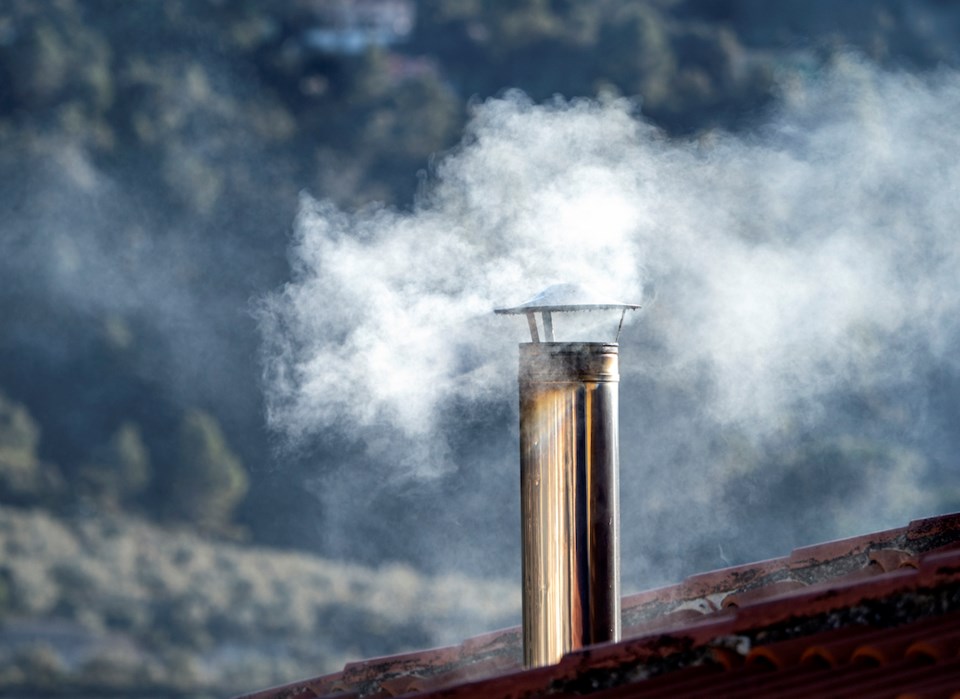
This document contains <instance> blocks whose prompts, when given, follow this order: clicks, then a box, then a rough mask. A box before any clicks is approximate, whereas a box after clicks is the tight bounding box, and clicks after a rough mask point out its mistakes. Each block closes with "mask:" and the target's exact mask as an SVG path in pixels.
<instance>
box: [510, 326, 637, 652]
mask: <svg viewBox="0 0 960 699" xmlns="http://www.w3.org/2000/svg"><path fill="white" fill-rule="evenodd" d="M519 378H520V481H521V483H520V488H521V515H522V519H523V601H524V606H523V638H524V664H525V665H526V666H527V667H533V666H539V665H547V664H551V663H555V662H557V661H559V660H560V658H561V656H562V655H563V654H564V653H566V652H567V651H569V650H572V649H574V648H579V647H581V646H583V645H587V644H591V643H599V642H602V641H614V640H618V639H619V638H620V570H619V561H620V557H619V546H620V543H619V538H620V536H619V530H620V522H619V507H618V502H619V476H618V473H619V455H618V446H617V445H618V416H617V387H618V382H619V369H618V347H617V345H616V344H608V343H555V342H546V343H540V342H537V341H536V338H535V341H534V343H529V344H522V345H520V374H519Z"/></svg>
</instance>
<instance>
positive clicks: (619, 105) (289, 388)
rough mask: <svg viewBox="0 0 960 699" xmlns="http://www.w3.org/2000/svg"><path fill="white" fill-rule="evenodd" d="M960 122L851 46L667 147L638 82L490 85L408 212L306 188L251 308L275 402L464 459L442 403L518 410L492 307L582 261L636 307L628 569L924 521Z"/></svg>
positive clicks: (953, 328) (935, 83) (947, 92)
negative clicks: (624, 85)
mask: <svg viewBox="0 0 960 699" xmlns="http://www.w3.org/2000/svg"><path fill="white" fill-rule="evenodd" d="M958 115H960V76H958V75H957V74H956V73H955V72H952V71H946V70H944V71H938V72H933V73H929V74H923V75H911V74H906V73H900V72H885V71H881V70H880V69H877V68H875V67H873V66H872V65H870V64H867V63H865V62H862V61H860V60H858V59H856V58H851V57H844V58H841V59H838V60H837V61H836V63H835V65H833V66H832V67H831V68H830V69H829V70H825V71H824V72H823V73H822V74H819V75H816V76H807V77H797V76H792V75H784V76H783V78H782V81H781V91H780V97H779V101H778V103H777V106H776V107H775V108H774V109H772V110H771V111H769V112H768V113H766V114H764V115H762V117H758V118H757V123H756V125H755V126H754V128H752V129H749V130H746V131H744V132H742V133H736V134H731V133H720V132H715V133H709V134H704V135H701V136H699V137H697V138H695V139H687V140H672V139H668V138H666V137H665V136H664V135H662V134H661V133H660V132H659V131H658V130H657V129H656V128H655V127H654V126H652V125H651V124H649V123H648V122H646V121H644V119H643V117H642V115H640V114H639V113H638V110H637V107H636V104H635V103H634V102H631V101H628V100H622V99H600V100H585V99H577V100H572V101H565V100H562V99H557V100H554V101H552V102H549V103H546V104H533V103H531V102H530V101H529V100H528V99H526V98H525V97H524V96H523V95H522V94H518V93H509V94H507V95H506V96H505V97H504V98H502V99H491V100H488V101H486V102H483V103H481V104H478V105H476V106H475V111H474V113H473V116H472V119H471V121H470V124H469V126H468V127H467V131H466V134H465V136H464V139H463V142H462V143H461V145H460V146H459V147H458V148H457V149H455V150H454V151H452V152H450V153H447V154H444V155H442V156H440V157H439V158H438V159H437V161H436V163H435V165H434V167H433V170H432V172H431V173H430V176H429V177H428V179H427V182H426V184H425V187H424V190H423V192H422V193H421V196H420V197H419V199H418V202H417V203H416V205H415V206H414V207H413V209H412V210H410V211H398V210H392V209H386V208H378V207H374V208H369V209H365V210H361V211H358V212H353V213H347V212H343V211H340V210H338V209H336V208H335V207H334V206H333V205H332V204H329V203H327V202H324V201H317V200H314V199H312V198H310V197H306V196H305V197H304V198H303V201H302V205H301V210H300V214H299V217H298V219H297V224H296V230H295V238H294V242H293V245H292V248H291V252H290V259H291V266H292V278H291V281H290V282H289V283H288V284H286V285H285V286H284V287H283V288H281V289H279V290H277V291H276V292H275V293H274V294H272V295H270V296H269V297H267V298H266V299H264V301H263V303H262V304H261V305H260V308H259V321H260V325H261V329H262V332H263V335H264V338H265V339H264V366H265V390H266V397H267V405H268V421H269V423H270V425H271V426H272V427H273V428H274V429H275V430H277V431H278V433H280V434H282V435H284V436H285V437H286V438H287V440H288V443H289V444H294V445H296V444H304V443H308V442H309V441H310V439H312V438H315V437H317V436H318V435H329V434H337V435H341V436H344V437H345V438H346V439H348V440H349V441H351V442H352V443H353V444H355V445H358V448H359V449H360V452H361V455H360V456H357V457H356V458H355V460H354V463H355V465H358V466H359V465H361V464H372V463H377V464H389V466H390V468H391V469H392V470H391V471H390V473H391V474H392V475H393V477H399V478H400V479H401V480H402V479H403V478H406V477H426V478H437V477H442V476H443V475H444V474H448V473H450V472H451V471H452V470H456V468H457V464H458V463H460V462H462V461H464V460H465V459H467V458H468V457H466V456H464V455H462V454H459V453H457V452H456V451H455V450H453V449H451V446H450V445H451V444H452V443H454V442H457V441H458V440H460V437H458V435H457V429H463V426H462V425H459V424H458V423H457V421H455V420H454V421H451V420H450V419H449V417H450V410H451V406H460V409H463V408H462V406H473V408H472V409H474V410H476V411H478V412H482V411H483V410H488V409H490V408H491V406H495V405H498V404H499V405H503V404H510V405H511V406H512V404H513V403H514V402H515V390H516V389H515V378H514V377H515V363H516V349H515V344H516V342H517V340H518V339H520V337H521V335H520V334H519V331H518V328H515V327H513V326H511V325H510V323H509V322H508V321H506V320H504V319H503V318H495V317H494V316H493V315H492V313H491V311H492V309H493V308H494V307H496V306H499V305H509V304H513V303H516V302H519V301H522V300H524V299H526V298H528V297H529V296H531V295H532V294H533V293H535V292H537V291H539V290H540V289H541V288H543V287H545V286H547V285H548V284H551V283H554V282H558V281H578V282H582V283H584V284H586V285H588V286H593V287H596V288H597V289H598V290H599V291H601V292H603V293H605V294H606V295H608V296H613V297H617V298H620V299H622V300H624V301H628V302H630V301H640V302H642V303H644V306H645V308H644V310H643V311H642V312H641V313H640V314H638V315H637V316H636V317H635V318H634V320H633V323H632V324H631V325H630V326H629V327H628V328H626V329H625V332H624V335H623V337H622V338H621V346H622V350H621V353H622V366H621V370H622V372H623V373H624V381H623V386H622V390H621V405H622V406H623V407H622V417H621V420H622V422H621V432H622V433H623V443H622V460H623V467H622V470H623V475H622V478H623V483H624V488H623V498H624V547H625V551H624V558H625V562H626V568H627V570H628V575H631V574H633V573H636V574H637V575H638V576H639V575H646V576H647V579H648V580H649V579H651V577H657V576H663V575H664V574H665V575H668V576H669V575H673V574H675V573H676V572H677V571H679V570H684V569H685V568H684V565H683V564H681V563H678V562H677V560H676V559H678V558H680V557H685V560H687V561H689V560H690V559H691V558H695V559H696V561H698V563H699V564H701V565H702V564H708V565H709V564H716V565H720V564H722V563H721V559H722V560H723V561H727V556H729V555H731V554H730V550H731V549H733V550H734V553H733V555H734V556H735V557H736V556H740V557H750V556H755V555H757V554H758V553H763V554H765V555H766V554H768V553H774V554H776V553H779V554H782V553H786V551H785V550H783V549H782V548H779V549H774V550H773V551H772V552H771V551H768V550H763V549H765V547H767V548H769V547H770V546H790V545H797V544H800V543H813V541H816V540H820V539H813V540H809V539H806V538H804V537H806V536H818V537H819V536H831V535H833V536H836V535H848V534H852V533H855V532H854V531H853V530H869V528H870V527H884V526H891V527H892V526H900V525H902V524H904V523H905V519H904V518H909V517H913V516H921V515H926V514H931V508H934V507H937V506H938V504H937V502H938V501H936V499H935V498H934V497H933V495H931V491H930V490H929V489H924V488H923V487H921V486H923V485H924V480H923V479H924V478H927V477H930V476H931V474H933V473H934V472H936V468H935V466H936V464H937V463H938V459H940V458H941V457H942V455H943V454H944V453H945V452H946V449H945V447H944V446H943V445H944V444H947V443H949V441H950V440H955V439H956V435H955V434H954V431H953V428H952V426H951V425H949V424H946V423H945V422H944V421H943V419H942V418H943V412H942V411H941V412H940V413H938V412H937V408H936V407H935V406H933V403H935V402H936V399H935V397H934V394H935V393H936V391H935V390H933V389H932V388H931V384H930V376H931V374H932V373H936V372H938V371H940V372H946V373H947V374H948V375H951V376H952V375H953V374H954V373H955V372H957V370H960V367H958V366H957V360H956V347H957V340H958V334H960V315H958V310H960V308H958V306H960V293H958V292H960V288H958V287H960V277H958V275H957V273H956V270H957V268H958V267H957V263H958V253H960V238H958V236H957V231H956V229H957V225H958V222H960V197H958V196H957V192H960V166H958V164H957V162H958V161H957V158H956V154H957V152H960V148H958V147H960V116H958ZM654 288H655V290H656V291H655V293H653V292H651V290H652V289H654ZM645 289H646V293H645V291H644V290H645ZM644 297H645V298H644ZM628 319H629V316H628ZM598 339H606V338H598ZM469 409H471V408H468V410H469ZM950 409H951V410H952V408H950ZM480 439H482V438H480ZM945 440H946V441H945ZM513 448H515V443H507V444H504V450H503V451H502V453H498V454H497V455H496V456H492V457H491V458H493V459H494V460H498V459H500V460H502V462H503V463H507V464H509V463H512V461H514V460H515V458H516V457H515V455H514V454H512V453H510V451H509V450H510V449H513ZM345 458H347V457H345ZM371 468H372V467H371ZM373 472H376V473H382V471H379V470H376V469H375V468H374V470H373ZM474 496H476V497H481V498H482V497H483V494H482V493H477V494H469V495H468V494H460V496H459V497H460V498H461V499H462V500H466V499H468V498H469V497H474ZM794 501H796V502H795V504H794V505H793V506H792V507H793V509H791V508H790V507H787V508H786V509H784V510H781V511H779V512H778V511H777V510H776V508H777V507H779V506H780V505H781V504H783V503H791V502H794ZM778 515H779V517H780V519H781V520H783V521H777V518H778ZM762 518H767V522H766V523H764V524H762V525H761V524H760V521H759V520H760V519H762ZM771 521H772V522H773V526H772V528H771V526H770V522H771ZM761 530H762V531H761ZM631 531H634V532H637V531H645V532H648V533H650V532H653V534H654V537H655V539H656V544H649V543H643V542H637V543H631V540H632V539H633V534H632V533H631ZM751 532H752V534H751ZM797 537H801V538H799V540H797ZM731 538H735V539H737V540H738V542H739V544H733V545H730V544H728V543H724V545H723V547H722V548H720V551H719V553H718V552H717V551H715V550H714V549H717V548H718V546H717V543H716V542H717V541H725V542H728V541H729V540H730V539H731ZM681 541H682V542H685V543H683V544H681V543H680V542H681ZM724 548H726V549H727V551H726V552H724V550H723V549H724ZM680 551H685V553H679V552H680ZM696 557H699V558H696ZM696 564H697V563H695V564H694V565H696ZM656 565H660V566H661V569H659V570H658V571H657V572H656V573H651V572H650V569H651V568H652V567H654V566H656ZM663 566H667V572H666V573H664V569H663ZM629 571H633V572H632V573H631V572H629ZM625 586H626V587H627V588H629V587H630V585H629V584H627V585H625Z"/></svg>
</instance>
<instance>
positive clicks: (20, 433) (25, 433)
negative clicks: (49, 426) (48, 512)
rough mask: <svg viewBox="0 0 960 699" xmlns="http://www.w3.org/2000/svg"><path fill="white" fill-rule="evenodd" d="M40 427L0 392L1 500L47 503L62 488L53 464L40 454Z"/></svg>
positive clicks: (26, 412)
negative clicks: (38, 451)
mask: <svg viewBox="0 0 960 699" xmlns="http://www.w3.org/2000/svg"><path fill="white" fill-rule="evenodd" d="M39 442H40V428H39V427H38V426H37V423H36V422H34V420H33V418H32V417H31V416H30V413H29V412H28V411H27V409H26V408H25V407H24V406H23V405H21V404H19V403H16V402H14V401H12V400H10V399H9V398H7V397H6V396H5V395H4V394H3V393H0V499H2V500H4V501H6V502H13V503H16V504H25V503H34V502H38V501H44V502H48V501H50V500H51V499H52V498H53V497H54V496H56V495H57V494H59V493H60V492H61V490H62V489H63V479H62V478H61V477H60V473H59V471H58V470H57V469H56V467H55V466H53V465H52V464H48V463H45V462H43V461H41V460H40V459H39V458H38V457H37V445H38V444H39Z"/></svg>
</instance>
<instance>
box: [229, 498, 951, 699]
mask: <svg viewBox="0 0 960 699" xmlns="http://www.w3.org/2000/svg"><path fill="white" fill-rule="evenodd" d="M622 609H623V629H624V640H622V641H620V642H618V643H609V644H602V645H597V646H592V647H588V648H583V649H580V650H577V651H574V652H572V653H569V654H568V655H566V656H564V657H563V658H562V659H561V661H560V663H558V664H557V665H553V666H548V667H544V668H536V669H531V670H523V669H522V668H521V665H520V663H521V660H520V659H521V640H520V633H519V630H518V629H515V628H514V629H505V630H502V631H495V632H491V633H488V634H485V635H483V636H479V637H476V638H473V639H469V640H467V641H465V642H464V643H463V644H462V645H459V646H453V647H449V648H441V649H436V650H429V651H423V652H418V653H407V654H403V655H396V656H391V657H387V658H378V659H373V660H367V661H363V662H357V663H350V664H348V665H347V666H346V667H345V668H344V669H343V671H342V672H340V673H336V674H334V675H328V676H325V677H321V678H316V679H313V680H307V681H304V682H298V683H293V684H290V685H287V686H285V687H280V688H276V689H273V690H267V691H264V692H258V693H256V694H253V695H248V697H249V698H250V699H254V698H255V699H287V698H288V697H289V698H294V697H296V698H298V699H311V698H312V697H326V696H337V694H336V692H346V693H347V694H341V696H361V697H388V696H418V697H447V698H448V699H453V698H455V697H459V698H462V699H473V698H477V697H491V696H504V697H506V696H509V697H516V698H518V699H519V698H520V697H533V696H546V695H550V696H563V695H570V694H590V695H591V696H594V697H596V698H597V699H615V698H616V697H627V696H629V697H659V696H663V697H669V698H670V699H683V697H688V696H689V697H694V696H704V695H709V696H712V697H722V696H737V697H751V696H756V697H772V696H776V697H792V696H798V697H799V696H804V697H808V696H827V695H829V696H831V697H834V696H836V697H840V696H855V697H864V698H869V697H874V696H876V697H880V696H884V697H894V696H897V695H898V693H899V694H901V695H902V696H904V697H906V696H914V695H915V696H950V693H949V692H950V691H953V690H955V689H956V688H960V658H958V653H960V514H958V515H946V516H942V517H932V518H929V519H922V520H917V521H914V522H911V523H910V524H909V525H908V526H906V527H901V528H898V529H891V530H887V531H883V532H876V533H873V534H868V535H864V536H858V537H853V538H849V539H843V540H840V541H833V542H828V543H825V544H819V545H816V546H808V547H804V548H800V549H796V550H795V551H793V552H792V553H791V554H790V555H789V556H786V557H783V558H776V559H771V560H768V561H761V562H758V563H753V564H749V565H742V566H735V567H732V568H726V569H723V570H717V571H712V572H709V573H704V574H700V575H695V576H692V577H690V578H688V579H687V580H685V581H683V582H681V583H679V584H677V585H671V586H668V587H663V588H660V589H657V590H650V591H647V592H642V593H639V594H636V595H630V596H627V597H625V598H624V599H623V604H622ZM911 692H913V694H910V693H911ZM957 696H958V699H960V694H958V695H957Z"/></svg>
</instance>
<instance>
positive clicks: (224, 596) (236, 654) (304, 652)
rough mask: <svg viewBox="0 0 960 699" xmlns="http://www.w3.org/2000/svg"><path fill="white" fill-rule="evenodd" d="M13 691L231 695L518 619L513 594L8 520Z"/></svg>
mask: <svg viewBox="0 0 960 699" xmlns="http://www.w3.org/2000/svg"><path fill="white" fill-rule="evenodd" d="M0 550H2V551H3V561H2V563H0V694H2V695H3V696H46V695H50V696H63V695H64V694H75V695H79V696H91V697H92V696H116V695H123V696H126V695H131V696H227V695H230V694H240V693H244V692H247V691H250V690H252V689H254V688H257V687H266V686H270V685H273V684H280V683H283V682H285V681H290V680H291V679H292V678H294V677H309V676H313V675H318V674H322V673H326V672H333V671H335V670H339V669H340V668H342V667H343V665H344V663H346V662H347V661H350V660H359V659H362V658H367V657H374V656H378V655H388V654H390V653H396V652H399V651H401V650H407V649H411V648H421V647H432V646H433V645H436V644H445V643H446V644H452V643H455V642H459V640H461V639H462V638H463V637H465V636H466V633H465V632H469V630H471V629H473V630H476V629H477V627H478V625H481V626H480V628H484V627H483V626H482V624H485V623H489V622H491V621H492V622H494V623H499V625H498V627H497V628H499V627H502V626H506V625H508V624H510V623H512V622H513V619H514V617H515V616H516V615H517V614H518V606H519V598H518V595H517V591H516V590H515V589H514V588H513V586H510V585H504V584H500V585H498V584H493V583H482V584H481V583H478V582H476V581H472V580H470V579H468V578H465V577H463V576H457V575H447V576H443V577H438V578H426V577H424V576H422V575H420V574H419V573H417V572H416V571H415V570H413V569H412V568H410V567H408V566H403V565H392V566H384V567H382V568H379V569H369V568H363V567H360V566H351V565H345V564H336V563H330V562H328V561H324V560H321V559H318V558H315V557H310V556H305V555H301V554H290V553H278V552H274V551H269V550H265V549H258V548H250V547H238V546H234V545H223V544H220V545H213V544H211V543H210V542H208V541H204V540H202V539H200V538H198V537H197V536H195V535H194V534H191V533H189V532H187V531H184V530H182V529H178V530H174V531H163V530H160V529H158V528H156V527H154V526H150V525H148V524H146V523H144V522H141V521H138V520H136V519H133V518H130V517H124V516H108V517H103V518H96V519H92V518H89V517H81V518H71V519H68V520H66V521H62V520H59V519H56V518H53V517H50V516H49V515H47V514H46V513H44V512H42V511H38V510H26V511H22V510H17V509H14V508H4V509H3V510H0Z"/></svg>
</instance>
